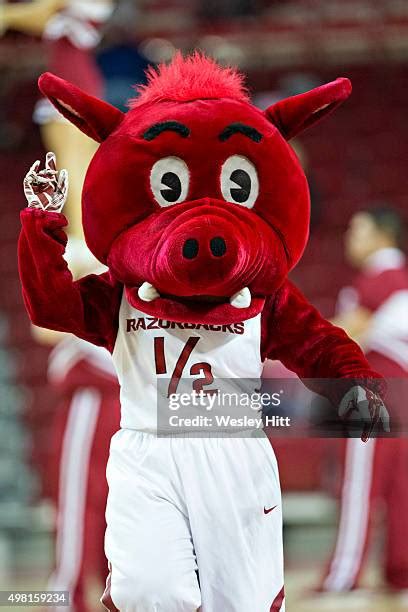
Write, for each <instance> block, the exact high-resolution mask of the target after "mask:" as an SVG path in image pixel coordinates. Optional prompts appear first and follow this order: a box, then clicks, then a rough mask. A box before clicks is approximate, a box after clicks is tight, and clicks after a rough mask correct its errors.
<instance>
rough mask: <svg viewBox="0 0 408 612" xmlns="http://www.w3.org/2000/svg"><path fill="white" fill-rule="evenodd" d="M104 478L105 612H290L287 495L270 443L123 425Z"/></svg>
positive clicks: (261, 439)
mask: <svg viewBox="0 0 408 612" xmlns="http://www.w3.org/2000/svg"><path fill="white" fill-rule="evenodd" d="M107 476H108V483H109V496H108V504H107V514H106V518H107V531H106V539H105V548H106V556H107V558H108V560H109V564H110V568H111V575H110V578H109V579H108V584H109V587H110V588H109V589H107V591H106V592H105V595H104V597H103V599H102V601H103V603H105V605H106V606H107V607H108V609H111V610H115V609H118V610H120V612H135V611H137V612H153V611H155V612H156V611H162V610H163V611H165V612H195V611H196V610H197V609H198V608H200V606H202V608H201V610H202V612H271V611H272V612H278V611H281V612H283V611H284V607H285V604H284V589H283V549H282V505H281V493H280V485H279V476H278V468H277V464H276V459H275V455H274V452H273V450H272V447H271V445H270V443H269V442H268V440H267V439H266V438H265V437H256V438H253V437H252V438H247V437H245V438H244V437H233V438H186V437H172V438H157V437H156V436H154V435H152V434H145V433H140V432H138V431H135V430H129V429H122V430H120V431H119V432H117V433H116V434H115V435H114V437H113V439H112V443H111V450H110V458H109V462H108V470H107ZM108 591H109V592H108Z"/></svg>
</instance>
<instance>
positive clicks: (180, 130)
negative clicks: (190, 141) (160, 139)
mask: <svg viewBox="0 0 408 612" xmlns="http://www.w3.org/2000/svg"><path fill="white" fill-rule="evenodd" d="M167 130H170V132H177V134H180V136H182V137H183V138H187V137H188V136H190V130H189V129H188V127H187V126H186V125H183V124H182V123H179V122H178V121H162V122H161V123H155V124H154V125H152V126H151V127H149V129H148V130H146V131H145V133H144V134H143V139H144V140H153V139H154V138H157V136H159V135H160V134H161V133H162V132H165V131H167Z"/></svg>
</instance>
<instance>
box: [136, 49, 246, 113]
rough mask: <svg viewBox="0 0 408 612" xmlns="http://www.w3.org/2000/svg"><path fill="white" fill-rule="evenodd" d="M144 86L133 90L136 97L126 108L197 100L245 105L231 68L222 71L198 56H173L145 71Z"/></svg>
mask: <svg viewBox="0 0 408 612" xmlns="http://www.w3.org/2000/svg"><path fill="white" fill-rule="evenodd" d="M147 77H148V82H147V85H140V86H139V87H137V92H138V93H139V96H138V97H137V98H135V99H133V100H131V101H130V102H129V105H130V108H135V107H137V106H140V105H142V104H146V103H156V102H162V101H163V100H168V101H172V102H189V101H191V100H198V99H214V98H231V99H232V100H238V101H239V102H248V101H249V96H248V92H247V89H246V87H245V86H244V76H243V75H242V74H240V73H239V72H238V71H236V70H234V69H233V68H222V67H221V66H220V65H219V64H217V63H216V62H215V61H214V60H212V59H210V58H209V57H206V56H205V55H203V54H201V53H198V52H196V53H194V54H193V55H190V56H189V57H186V58H184V57H183V56H182V55H181V53H177V54H176V56H175V57H174V58H173V60H172V62H171V63H170V64H161V65H160V66H159V67H158V68H157V69H156V68H153V67H151V68H150V69H149V70H148V71H147Z"/></svg>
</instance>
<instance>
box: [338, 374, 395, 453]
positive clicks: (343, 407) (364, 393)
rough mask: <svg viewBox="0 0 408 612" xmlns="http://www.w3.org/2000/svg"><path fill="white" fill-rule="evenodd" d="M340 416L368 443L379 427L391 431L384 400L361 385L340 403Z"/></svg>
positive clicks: (350, 391) (356, 386) (355, 387)
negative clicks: (357, 430)
mask: <svg viewBox="0 0 408 612" xmlns="http://www.w3.org/2000/svg"><path fill="white" fill-rule="evenodd" d="M339 416H340V417H341V418H343V419H345V420H346V421H347V423H348V424H349V426H350V429H351V430H352V431H355V430H356V427H357V428H358V429H359V430H360V431H361V439H362V441H363V442H367V440H368V439H369V438H370V436H371V434H372V433H373V431H374V429H375V428H376V427H377V425H381V426H382V428H383V430H384V431H387V432H389V431H390V416H389V414H388V410H387V409H386V407H385V405H384V403H383V401H382V399H381V398H380V397H378V395H376V394H375V393H373V392H372V391H370V390H369V389H366V388H364V387H362V386H360V385H355V386H354V387H352V388H351V389H350V390H349V391H347V393H346V394H345V395H344V397H343V399H342V400H341V402H340V407H339Z"/></svg>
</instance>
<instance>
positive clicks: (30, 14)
mask: <svg viewBox="0 0 408 612" xmlns="http://www.w3.org/2000/svg"><path fill="white" fill-rule="evenodd" d="M113 6H114V4H113V0H31V1H29V2H17V3H7V2H6V3H3V4H2V5H0V32H1V31H3V32H5V31H7V30H9V29H10V30H16V31H20V32H24V33H26V34H29V35H36V36H42V38H43V40H44V42H45V43H46V45H47V50H48V69H49V70H50V71H51V72H53V73H55V74H56V75H58V76H59V77H61V78H63V79H67V80H68V81H70V82H72V83H74V84H75V85H77V86H78V87H81V89H83V90H84V91H86V92H87V93H88V94H91V95H93V96H96V97H99V98H100V97H103V89H104V88H103V79H102V76H101V73H100V70H99V68H98V65H97V63H96V61H95V58H94V50H95V47H96V46H97V45H98V44H99V42H100V40H101V30H102V27H103V25H104V24H105V23H106V22H107V20H108V19H109V18H110V16H111V14H112V10H113ZM33 118H34V122H35V123H37V124H38V125H39V126H40V128H41V136H42V140H43V143H44V147H45V149H46V150H47V151H55V152H56V154H57V157H58V159H59V161H60V163H61V166H62V167H63V168H67V169H68V170H69V173H70V195H69V197H68V201H67V207H66V214H67V216H68V218H69V222H70V232H71V233H72V234H73V235H74V236H77V237H81V236H82V226H81V215H80V213H79V202H80V201H81V191H82V185H83V181H84V176H85V170H86V168H87V167H88V165H89V162H90V160H91V157H92V155H93V153H94V152H95V150H96V144H95V143H94V141H92V140H91V139H90V138H88V137H87V136H85V135H84V134H82V133H81V132H79V131H78V130H76V129H75V128H73V126H72V125H71V124H70V123H69V122H68V121H65V119H64V118H63V117H62V116H61V115H59V113H58V112H57V111H56V110H55V108H54V107H53V106H52V105H51V104H50V102H49V101H48V100H45V99H41V100H39V101H38V103H37V105H36V107H35V110H34V117H33Z"/></svg>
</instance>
